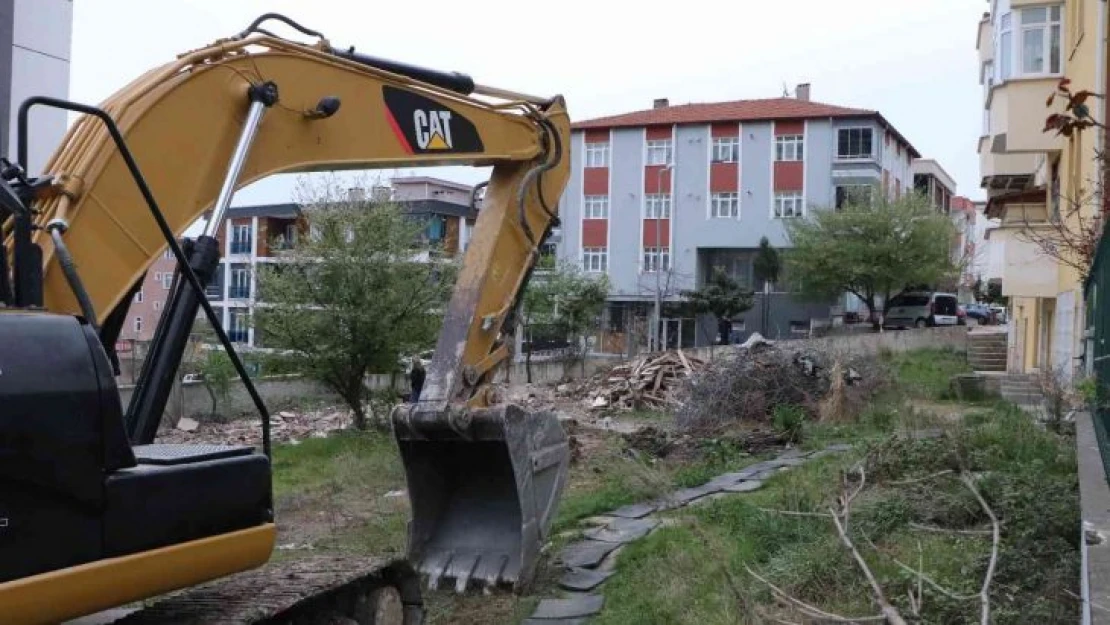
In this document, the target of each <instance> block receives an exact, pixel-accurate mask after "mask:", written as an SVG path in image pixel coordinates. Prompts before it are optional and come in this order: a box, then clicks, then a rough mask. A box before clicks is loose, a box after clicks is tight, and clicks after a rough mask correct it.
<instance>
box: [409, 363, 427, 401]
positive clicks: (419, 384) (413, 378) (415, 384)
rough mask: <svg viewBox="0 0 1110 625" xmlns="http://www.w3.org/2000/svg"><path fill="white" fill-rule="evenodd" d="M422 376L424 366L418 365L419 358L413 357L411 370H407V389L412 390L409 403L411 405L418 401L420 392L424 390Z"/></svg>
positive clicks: (423, 374)
mask: <svg viewBox="0 0 1110 625" xmlns="http://www.w3.org/2000/svg"><path fill="white" fill-rule="evenodd" d="M424 376H425V371H424V365H423V364H421V363H420V358H418V357H415V356H414V357H413V359H412V369H411V370H409V387H410V388H411V389H412V392H411V394H410V395H409V401H411V402H413V403H416V402H418V401H420V391H421V390H423V388H424Z"/></svg>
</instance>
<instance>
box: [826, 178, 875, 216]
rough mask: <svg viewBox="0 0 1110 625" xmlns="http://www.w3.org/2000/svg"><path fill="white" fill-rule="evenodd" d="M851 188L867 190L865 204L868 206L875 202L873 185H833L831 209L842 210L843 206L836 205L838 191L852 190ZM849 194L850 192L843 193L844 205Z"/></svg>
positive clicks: (861, 183)
mask: <svg viewBox="0 0 1110 625" xmlns="http://www.w3.org/2000/svg"><path fill="white" fill-rule="evenodd" d="M852 188H856V189H861V188H862V189H867V200H868V201H867V204H869V205H870V204H873V203H874V202H875V185H873V184H869V183H866V182H853V183H848V184H838V185H833V208H834V209H835V210H841V209H843V208H844V206H843V205H838V204H837V202H838V200H839V196H840V189H852ZM849 193H851V191H845V203H847V199H848V194H849Z"/></svg>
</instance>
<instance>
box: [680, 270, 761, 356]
mask: <svg viewBox="0 0 1110 625" xmlns="http://www.w3.org/2000/svg"><path fill="white" fill-rule="evenodd" d="M682 296H683V297H685V298H686V300H687V302H688V304H689V306H690V308H691V309H692V310H693V311H694V312H695V313H700V314H710V315H713V318H714V320H715V321H716V322H717V334H718V341H719V342H720V343H721V344H725V343H727V342H728V335H729V331H730V329H731V327H732V318H733V317H735V316H736V315H739V314H740V313H742V312H744V311H747V310H751V307H752V292H751V291H750V290H748V289H745V288H744V287H742V286H740V283H739V282H737V281H736V280H734V279H733V278H732V276H730V275H728V273H727V272H725V271H724V270H723V269H721V268H720V267H714V268H713V271H712V273H711V274H710V276H709V279H708V280H706V282H705V284H704V285H702V287H701V288H700V289H696V290H693V291H683V292H682Z"/></svg>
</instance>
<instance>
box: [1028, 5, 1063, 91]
mask: <svg viewBox="0 0 1110 625" xmlns="http://www.w3.org/2000/svg"><path fill="white" fill-rule="evenodd" d="M1021 73H1022V74H1024V75H1030V74H1058V73H1060V5H1056V6H1050V7H1027V8H1024V9H1022V10H1021Z"/></svg>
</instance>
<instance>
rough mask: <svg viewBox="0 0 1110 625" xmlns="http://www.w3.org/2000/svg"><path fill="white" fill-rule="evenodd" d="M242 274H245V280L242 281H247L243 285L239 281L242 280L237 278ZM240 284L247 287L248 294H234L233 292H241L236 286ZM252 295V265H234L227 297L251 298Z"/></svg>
mask: <svg viewBox="0 0 1110 625" xmlns="http://www.w3.org/2000/svg"><path fill="white" fill-rule="evenodd" d="M240 275H242V276H245V277H244V278H243V280H241V281H242V282H244V283H245V284H243V285H241V284H239V282H241V281H240V280H238V279H237V278H236V276H240ZM238 286H245V287H246V289H247V294H246V295H233V293H239V292H240V291H239V290H238V289H237V288H236V287H238ZM250 296H251V269H250V267H249V266H247V267H242V266H233V267H232V268H231V275H230V277H229V279H228V286H227V297H228V299H250Z"/></svg>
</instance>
